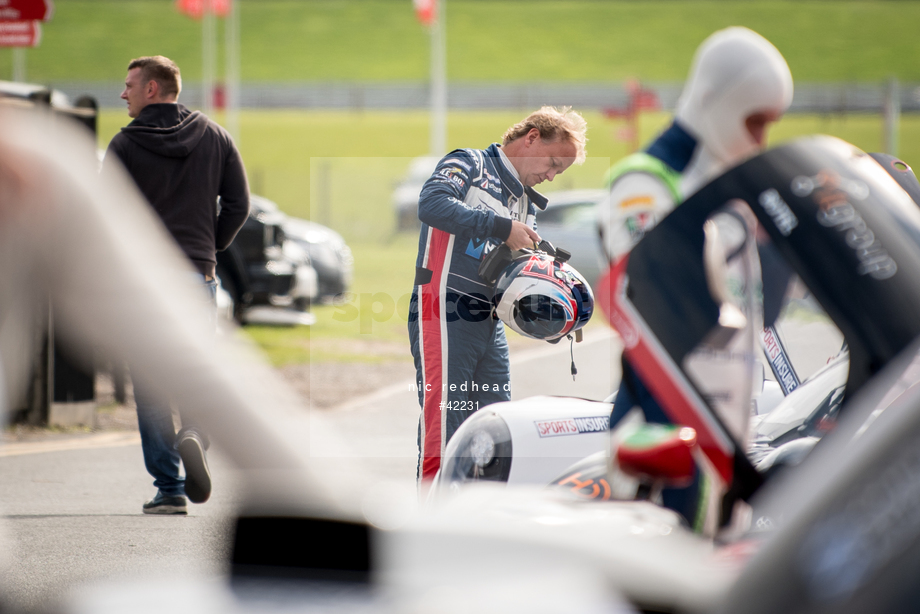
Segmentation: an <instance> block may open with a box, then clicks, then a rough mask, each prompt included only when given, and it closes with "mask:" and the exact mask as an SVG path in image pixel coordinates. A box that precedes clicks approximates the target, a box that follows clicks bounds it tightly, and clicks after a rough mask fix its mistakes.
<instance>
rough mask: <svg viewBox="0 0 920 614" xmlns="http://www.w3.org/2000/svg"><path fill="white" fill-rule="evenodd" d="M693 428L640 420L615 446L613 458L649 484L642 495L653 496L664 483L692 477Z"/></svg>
mask: <svg viewBox="0 0 920 614" xmlns="http://www.w3.org/2000/svg"><path fill="white" fill-rule="evenodd" d="M696 447H697V440H696V431H695V430H694V429H692V428H690V427H688V426H674V425H668V424H643V425H641V426H640V427H638V428H637V429H636V430H635V431H634V432H633V433H631V434H630V435H629V436H627V437H626V438H625V439H624V440H623V441H621V442H620V445H619V446H618V447H617V451H616V460H617V464H618V465H619V468H620V469H621V470H622V471H623V472H624V473H626V474H628V475H631V476H633V477H636V478H638V479H639V480H641V481H642V482H643V483H645V484H647V485H648V488H647V489H646V493H645V496H646V498H648V499H655V498H657V496H658V495H659V494H660V493H661V490H662V489H663V488H666V487H677V488H680V487H683V486H689V485H690V483H691V482H692V481H693V476H694V473H695V471H696V463H695V461H694V458H693V452H694V449H695V448H696Z"/></svg>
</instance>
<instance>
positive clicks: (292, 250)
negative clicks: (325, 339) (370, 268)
mask: <svg viewBox="0 0 920 614" xmlns="http://www.w3.org/2000/svg"><path fill="white" fill-rule="evenodd" d="M259 202H260V206H262V207H264V208H265V209H266V210H268V209H271V211H273V212H275V213H276V214H280V216H281V220H282V221H281V225H282V229H283V231H284V238H285V243H284V250H285V252H287V253H289V254H290V255H291V256H292V257H296V256H295V254H296V253H297V250H300V251H301V252H302V253H303V256H305V257H306V258H308V259H309V261H310V263H311V265H312V267H313V270H315V271H316V281H317V294H316V297H315V298H314V299H313V300H314V301H320V302H324V303H328V302H331V301H333V300H335V298H336V297H339V296H340V295H342V294H343V293H345V292H346V291H347V290H348V288H349V287H350V286H351V280H352V275H353V272H354V262H355V260H354V257H353V256H352V254H351V248H349V247H348V245H347V244H346V243H345V239H343V238H342V235H340V234H339V233H337V232H336V231H334V230H332V229H331V228H329V227H328V226H323V225H322V224H317V223H316V222H311V221H310V220H305V219H302V218H298V217H292V216H290V215H285V214H284V213H281V212H280V211H279V209H278V205H277V204H275V203H274V202H272V201H270V200H268V199H266V198H259Z"/></svg>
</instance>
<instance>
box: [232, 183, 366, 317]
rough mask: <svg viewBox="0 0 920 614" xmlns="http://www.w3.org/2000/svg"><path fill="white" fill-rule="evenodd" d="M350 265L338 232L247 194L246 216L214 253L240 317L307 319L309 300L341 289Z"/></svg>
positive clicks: (331, 296)
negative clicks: (248, 208)
mask: <svg viewBox="0 0 920 614" xmlns="http://www.w3.org/2000/svg"><path fill="white" fill-rule="evenodd" d="M353 265H354V259H353V257H352V255H351V250H350V249H349V247H348V245H347V244H346V243H345V240H344V239H343V238H342V237H341V235H339V234H338V233H337V232H335V231H334V230H332V229H331V228H327V227H326V226H323V225H321V224H317V223H315V222H310V221H308V220H303V219H299V218H294V217H290V216H288V215H286V214H285V213H283V212H282V211H281V210H280V209H279V208H278V205H277V204H276V203H275V202H273V201H271V200H269V199H267V198H264V197H262V196H257V195H252V197H251V211H250V214H249V219H248V220H247V221H246V223H245V224H244V225H243V228H242V229H241V230H240V232H239V234H238V235H237V236H236V238H235V239H234V240H233V243H232V244H231V245H230V247H229V248H228V249H227V250H226V251H224V252H219V253H218V255H217V276H218V278H219V279H220V284H221V287H222V288H223V289H224V290H225V291H226V292H227V293H228V294H229V295H230V297H231V299H232V301H233V314H234V317H235V318H236V319H237V320H238V321H239V322H241V323H244V324H259V323H260V324H311V323H312V322H313V316H312V314H310V313H309V311H310V306H311V305H312V304H313V303H315V302H317V301H324V302H329V301H331V300H333V299H334V298H335V297H337V296H339V295H341V294H342V293H344V292H346V291H347V290H348V288H349V286H350V285H351V280H352V270H353Z"/></svg>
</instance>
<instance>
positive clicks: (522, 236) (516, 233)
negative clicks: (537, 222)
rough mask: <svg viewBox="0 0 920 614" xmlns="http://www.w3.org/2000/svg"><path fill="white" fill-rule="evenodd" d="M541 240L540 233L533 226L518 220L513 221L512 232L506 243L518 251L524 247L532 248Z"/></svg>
mask: <svg viewBox="0 0 920 614" xmlns="http://www.w3.org/2000/svg"><path fill="white" fill-rule="evenodd" d="M539 242H540V235H538V234H537V232H536V231H535V230H534V229H533V228H531V227H530V226H528V225H527V224H524V223H523V222H518V221H517V220H513V221H512V222H511V234H510V235H508V239H507V240H506V241H505V244H506V245H507V246H508V247H510V248H511V249H512V250H515V251H517V250H519V249H524V248H531V249H532V248H533V247H534V246H535V245H536V244H538V243H539Z"/></svg>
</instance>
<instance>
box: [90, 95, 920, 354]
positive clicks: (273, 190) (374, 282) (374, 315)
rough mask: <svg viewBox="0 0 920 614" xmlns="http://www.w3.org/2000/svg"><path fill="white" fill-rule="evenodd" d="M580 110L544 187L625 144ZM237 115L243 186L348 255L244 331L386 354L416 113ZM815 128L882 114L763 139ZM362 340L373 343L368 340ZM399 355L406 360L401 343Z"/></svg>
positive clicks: (408, 273) (421, 131) (465, 133)
mask: <svg viewBox="0 0 920 614" xmlns="http://www.w3.org/2000/svg"><path fill="white" fill-rule="evenodd" d="M518 115H519V114H516V113H505V112H495V113H453V114H451V115H450V145H451V146H452V147H454V146H475V147H484V146H485V145H487V144H488V143H490V142H491V141H493V140H495V139H497V138H499V136H500V135H501V133H502V131H503V130H504V129H505V128H506V127H507V126H508V125H509V124H511V123H512V122H513V121H515V120H517V119H519V117H518ZM585 115H586V117H587V119H588V122H589V137H590V141H589V144H588V149H589V153H590V157H589V159H588V160H587V162H586V163H585V165H584V166H583V167H580V168H576V169H571V170H570V171H567V172H566V173H565V174H563V175H562V176H560V177H559V178H557V179H556V180H555V181H554V182H553V183H552V184H550V185H549V186H547V188H550V189H560V188H576V187H579V188H580V187H599V186H600V181H601V177H602V175H603V173H604V171H605V170H606V169H607V168H608V167H609V164H610V162H611V161H615V160H617V159H619V158H620V157H622V156H623V155H624V154H625V153H626V144H625V143H624V142H622V141H619V140H617V139H616V134H617V130H618V128H619V127H620V124H618V123H616V122H613V121H610V120H606V119H604V118H603V117H602V116H601V115H600V114H599V113H586V114H585ZM668 119H669V118H668V116H667V115H665V114H649V115H647V116H644V117H643V119H642V122H641V134H642V140H643V141H647V140H648V139H650V138H652V137H653V136H654V134H655V133H656V132H657V131H658V130H660V129H661V128H662V127H663V126H664V125H665V124H666V123H667V121H668ZM241 120H242V153H243V157H244V160H245V162H246V165H247V168H248V170H249V173H250V177H251V179H252V184H253V191H254V192H257V193H260V194H263V195H265V196H267V197H269V198H271V199H273V200H275V201H276V202H278V204H279V205H280V206H281V207H282V209H284V210H285V211H287V212H288V213H290V214H292V215H297V216H301V217H307V218H311V219H314V220H316V221H319V222H321V223H324V224H327V225H329V226H331V227H333V228H335V229H336V230H337V231H339V232H340V233H342V235H343V236H344V237H345V238H346V240H347V241H348V243H349V245H350V246H351V248H352V250H353V251H354V255H355V280H354V284H353V288H352V290H353V293H354V294H353V296H351V297H349V300H348V302H347V303H346V304H344V305H340V306H319V307H317V308H316V309H315V313H316V316H317V323H316V325H314V326H313V327H310V328H299V329H274V328H264V327H251V328H249V329H248V331H249V333H250V335H251V336H253V338H255V339H256V340H257V341H258V342H259V343H260V344H261V345H262V347H263V348H265V349H266V350H267V351H268V353H269V357H270V358H271V360H272V361H273V362H274V363H275V364H287V363H297V362H306V361H309V360H314V361H315V360H343V361H355V360H384V359H392V358H393V353H392V348H393V347H394V346H397V347H402V348H404V349H405V348H407V347H408V345H407V344H408V341H407V335H406V325H405V305H404V303H405V301H406V300H407V298H406V294H407V293H408V292H409V290H410V289H411V284H412V275H413V273H414V261H415V252H416V247H417V237H416V236H414V235H411V234H397V233H395V231H394V226H395V224H394V216H393V211H392V208H391V205H390V192H391V191H392V188H393V185H394V184H395V183H396V181H397V180H398V179H399V178H400V176H401V175H402V174H403V173H404V172H405V169H406V166H407V165H408V163H409V160H410V159H411V157H413V156H415V155H418V154H420V153H422V152H424V151H425V150H426V148H427V127H426V125H427V124H426V122H427V116H426V114H424V113H421V112H412V113H367V112H365V113H360V114H357V113H347V112H318V113H307V112H293V111H276V112H269V111H247V112H244V113H243V114H242V118H241ZM125 123H127V117H126V116H125V115H124V113H120V112H111V111H107V112H104V113H103V114H102V117H101V122H100V144H103V145H104V144H105V143H107V142H108V140H109V139H110V138H111V136H112V135H113V134H114V133H115V132H116V131H117V130H118V128H119V127H120V126H122V125H124V124H125ZM818 132H820V133H826V134H832V135H836V136H839V137H841V138H843V139H845V140H848V141H850V142H852V143H855V144H856V145H858V146H860V147H862V148H863V149H865V150H867V151H878V150H880V148H881V135H882V122H881V118H879V117H878V116H872V115H849V116H827V117H820V116H813V115H792V116H788V117H786V118H784V119H783V120H782V121H781V122H780V123H779V124H778V125H777V126H776V127H775V128H774V129H773V131H772V133H771V140H772V142H773V143H780V142H782V141H785V140H789V139H792V138H795V137H796V136H800V135H805V134H813V133H818ZM900 142H901V156H902V157H903V158H904V159H905V160H907V161H908V162H912V161H916V164H917V165H920V117H917V116H905V117H902V122H901V133H900ZM546 191H550V190H546ZM400 301H402V302H400ZM369 343H370V344H372V345H373V344H377V345H376V346H374V347H375V348H376V349H373V348H372V349H371V350H369V349H368V344H369ZM397 357H399V358H403V359H405V360H408V353H407V352H404V353H402V354H400V355H398V356H397Z"/></svg>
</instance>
